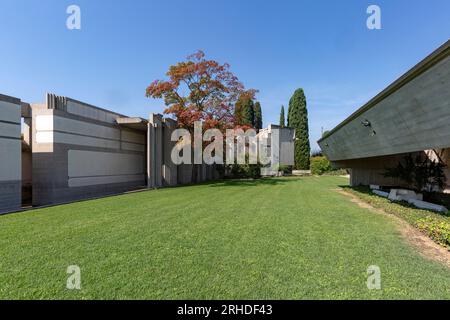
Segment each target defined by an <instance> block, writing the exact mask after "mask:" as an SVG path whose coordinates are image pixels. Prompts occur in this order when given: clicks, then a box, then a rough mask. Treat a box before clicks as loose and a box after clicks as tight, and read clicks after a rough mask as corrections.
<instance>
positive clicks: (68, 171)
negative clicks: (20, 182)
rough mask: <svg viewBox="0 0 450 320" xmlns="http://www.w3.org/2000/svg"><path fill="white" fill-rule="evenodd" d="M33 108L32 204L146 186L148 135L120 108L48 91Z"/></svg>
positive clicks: (80, 197) (63, 200) (69, 199)
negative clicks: (122, 122)
mask: <svg viewBox="0 0 450 320" xmlns="http://www.w3.org/2000/svg"><path fill="white" fill-rule="evenodd" d="M32 109H33V205H44V204H50V203H59V202H67V201H71V200H76V199H83V198H89V197H96V196H102V195H107V194H113V193H118V192H123V191H127V190H132V189H136V188H139V187H144V186H145V184H146V135H145V133H143V132H141V131H137V130H130V129H125V128H122V127H120V126H119V125H118V124H117V123H116V120H115V119H116V118H118V117H119V116H121V115H119V114H116V113H113V112H110V111H107V110H104V109H100V108H97V107H94V106H91V105H88V104H84V103H82V102H79V101H76V100H72V99H68V98H64V99H63V98H61V97H57V96H53V95H49V97H48V101H47V103H46V104H45V105H44V106H41V105H32Z"/></svg>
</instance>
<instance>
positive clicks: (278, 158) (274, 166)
mask: <svg viewBox="0 0 450 320" xmlns="http://www.w3.org/2000/svg"><path fill="white" fill-rule="evenodd" d="M258 139H265V140H266V141H267V146H268V147H269V148H268V156H269V158H270V164H268V165H266V166H264V167H263V168H261V175H262V176H276V175H278V172H279V171H280V166H293V165H294V149H295V148H294V146H295V129H293V128H289V127H280V126H277V125H273V124H271V125H269V126H268V127H267V128H266V129H261V130H260V131H259V133H258Z"/></svg>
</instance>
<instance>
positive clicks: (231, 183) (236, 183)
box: [211, 178, 299, 187]
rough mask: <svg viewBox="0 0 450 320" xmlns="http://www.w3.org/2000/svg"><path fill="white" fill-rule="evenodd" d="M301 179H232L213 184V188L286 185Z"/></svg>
mask: <svg viewBox="0 0 450 320" xmlns="http://www.w3.org/2000/svg"><path fill="white" fill-rule="evenodd" d="M298 180H299V179H294V178H261V179H241V180H239V179H231V180H222V181H220V182H217V183H214V184H211V187H257V186H263V185H271V186H274V185H285V184H288V183H291V182H294V181H298Z"/></svg>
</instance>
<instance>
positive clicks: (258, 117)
mask: <svg viewBox="0 0 450 320" xmlns="http://www.w3.org/2000/svg"><path fill="white" fill-rule="evenodd" d="M254 114H255V121H254V123H253V127H254V128H255V129H256V130H261V129H262V125H263V123H262V122H263V121H262V110H261V104H260V103H259V102H256V103H255V105H254Z"/></svg>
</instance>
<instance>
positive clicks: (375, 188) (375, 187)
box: [370, 184, 380, 190]
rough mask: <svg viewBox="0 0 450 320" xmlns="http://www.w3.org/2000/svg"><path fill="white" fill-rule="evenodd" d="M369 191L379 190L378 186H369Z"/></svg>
mask: <svg viewBox="0 0 450 320" xmlns="http://www.w3.org/2000/svg"><path fill="white" fill-rule="evenodd" d="M370 189H371V190H380V186H379V185H376V184H371V185H370Z"/></svg>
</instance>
